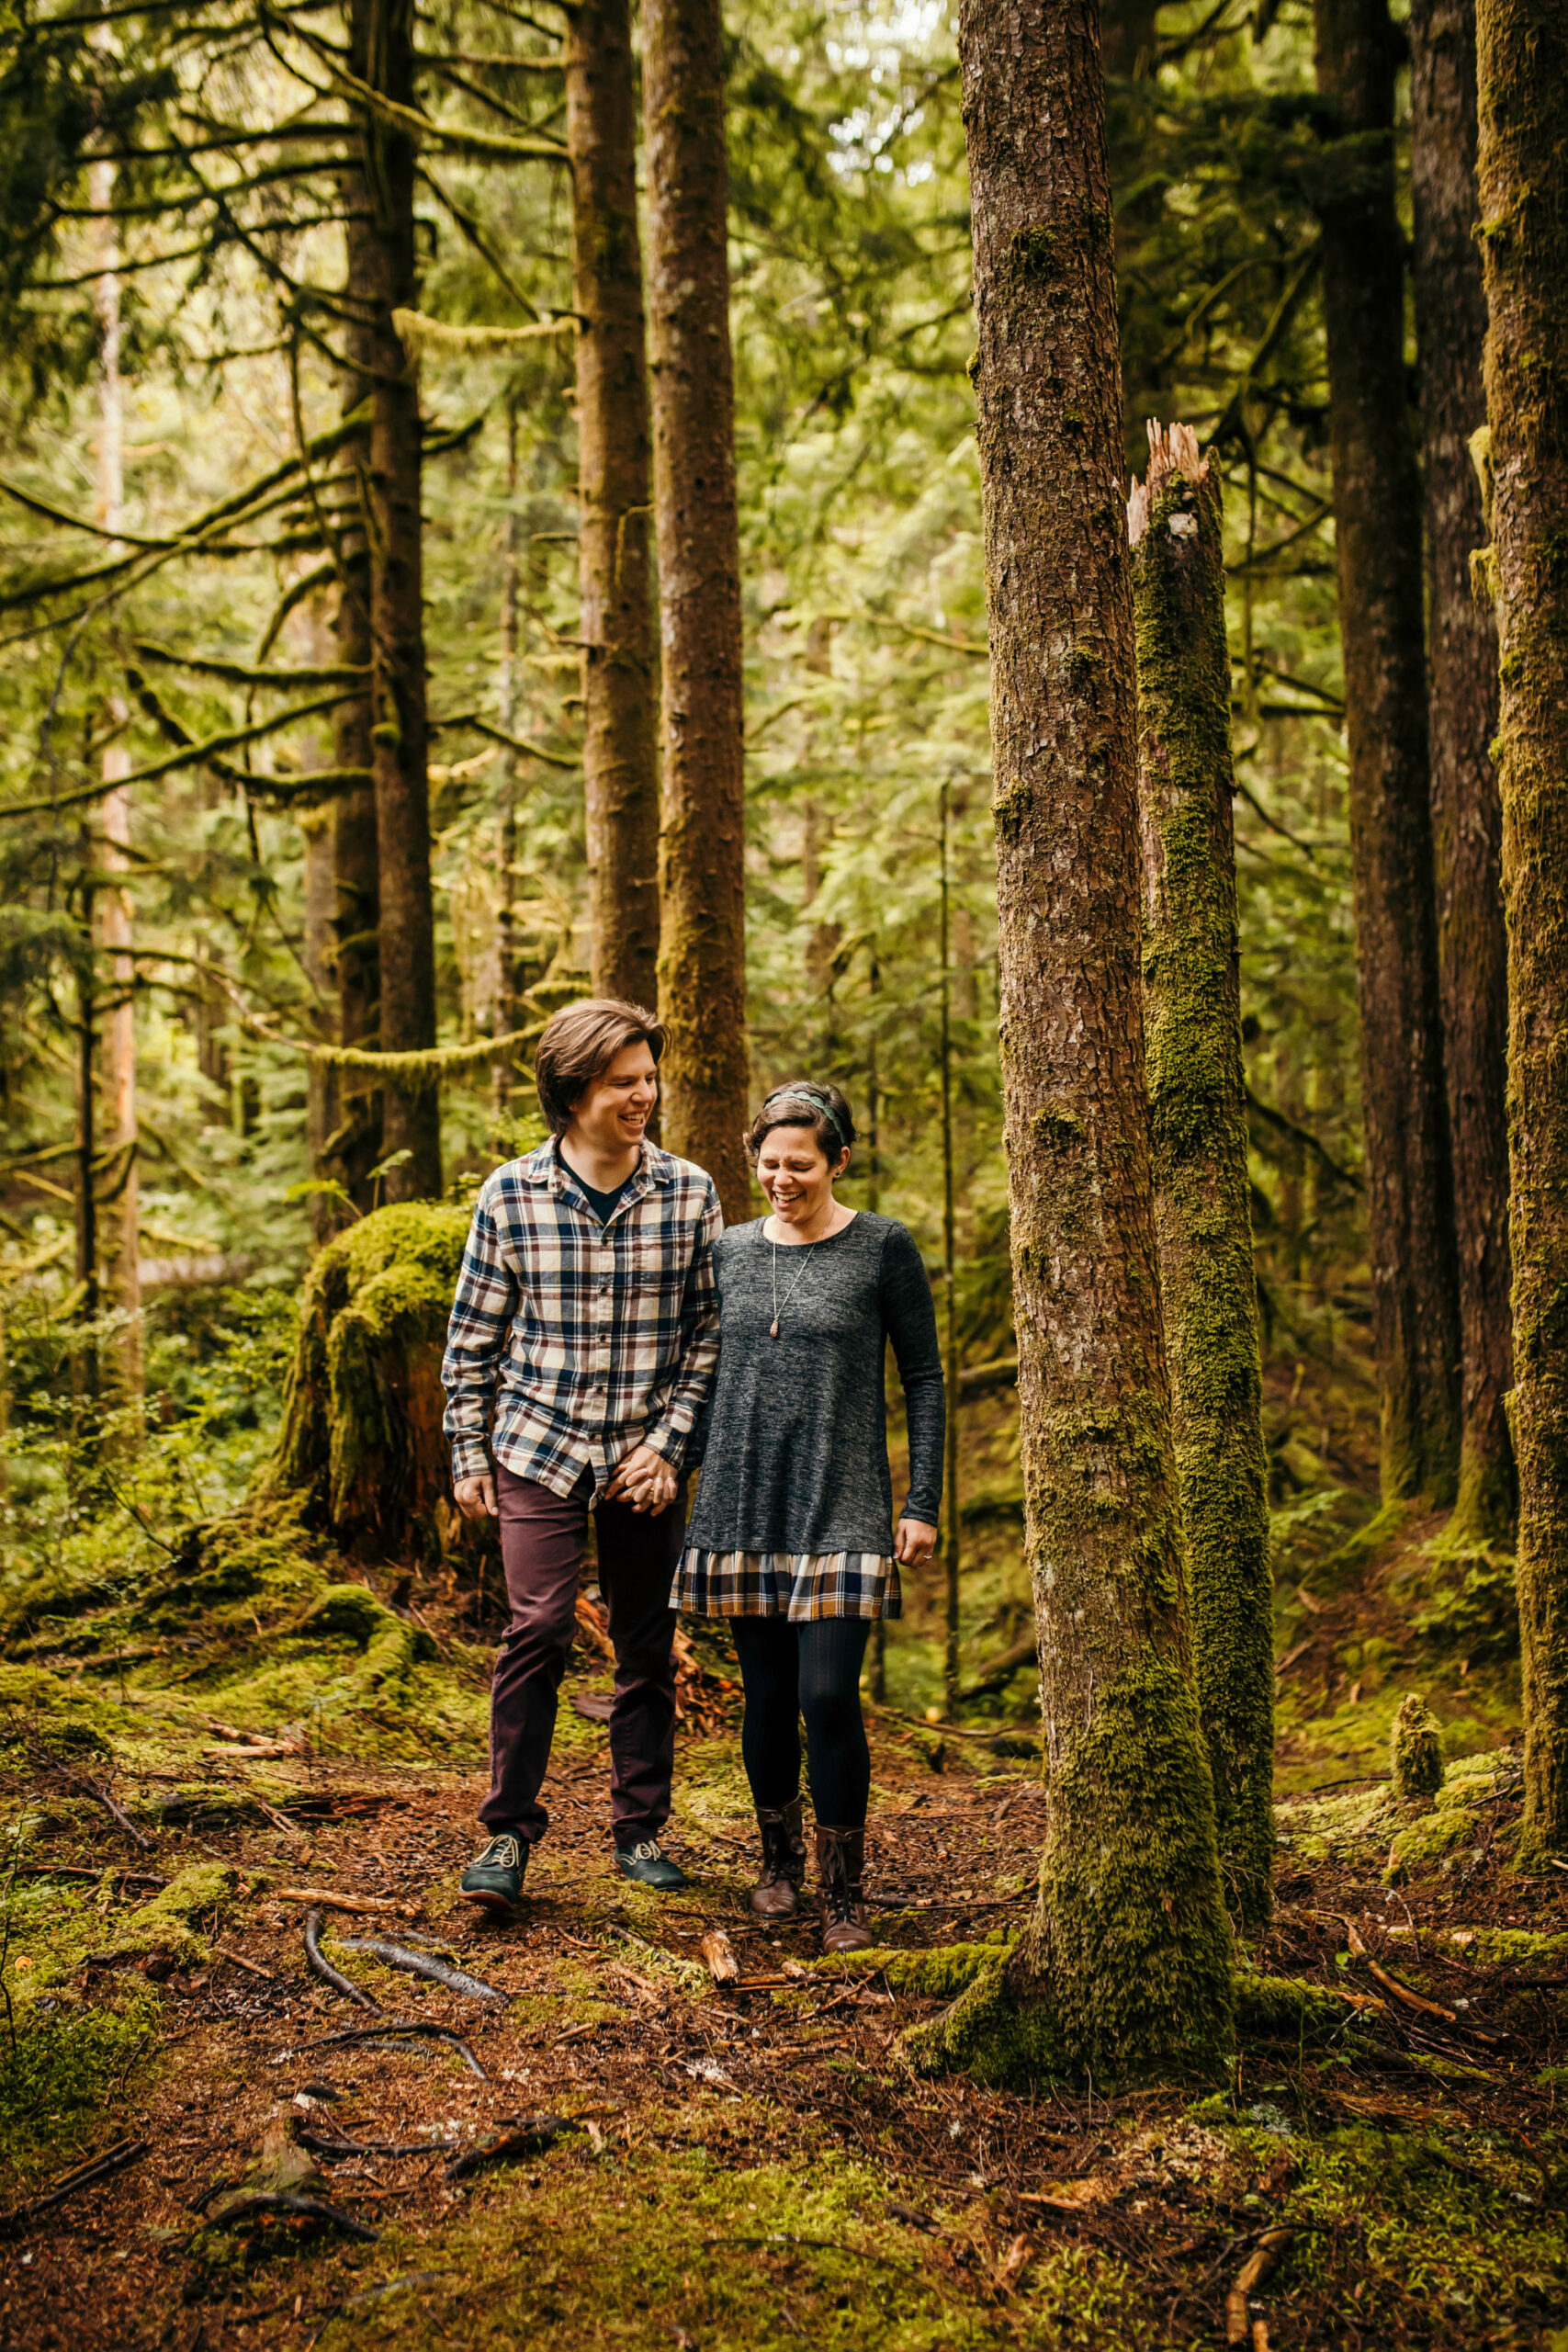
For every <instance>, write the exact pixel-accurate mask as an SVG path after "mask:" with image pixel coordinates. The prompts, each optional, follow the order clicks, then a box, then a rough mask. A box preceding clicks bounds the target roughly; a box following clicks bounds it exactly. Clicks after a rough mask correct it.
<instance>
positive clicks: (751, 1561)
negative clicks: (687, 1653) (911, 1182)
mask: <svg viewBox="0 0 1568 2352" xmlns="http://www.w3.org/2000/svg"><path fill="white" fill-rule="evenodd" d="M764 1222H765V1220H763V1219H761V1218H758V1219H757V1220H756V1221H755V1222H753V1223H752V1224H750V1225H740V1226H732V1227H730V1228H729V1229H728V1232H725V1233H722V1234H720V1236H719V1238H718V1239H717V1241H716V1243H715V1245H714V1276H715V1280H716V1283H717V1287H718V1298H719V1356H718V1371H717V1374H716V1378H715V1381H714V1389H713V1397H712V1399H711V1402H710V1404H709V1407H708V1410H707V1416H706V1423H705V1430H704V1431H703V1433H702V1439H701V1442H702V1446H703V1453H702V1480H701V1484H700V1486H699V1487H698V1491H697V1500H696V1508H695V1510H694V1511H693V1513H692V1521H691V1525H690V1527H689V1528H688V1529H687V1531H686V1550H685V1554H684V1555H683V1557H682V1561H681V1566H680V1568H679V1570H678V1572H677V1575H676V1578H675V1587H674V1590H673V1592H672V1594H671V1601H672V1603H673V1605H674V1607H676V1608H677V1609H682V1610H684V1611H687V1612H688V1613H689V1614H691V1615H693V1616H696V1617H788V1618H791V1619H793V1620H795V1622H797V1623H805V1622H808V1621H809V1620H811V1619H813V1618H818V1617H896V1616H897V1614H898V1612H899V1609H900V1606H901V1599H900V1593H899V1586H898V1569H897V1562H896V1561H895V1559H894V1557H893V1483H892V1475H891V1471H890V1469H889V1465H888V1460H887V1415H886V1406H885V1404H884V1398H883V1362H884V1357H885V1353H886V1341H887V1340H892V1342H893V1351H894V1355H895V1357H896V1359H897V1365H898V1372H899V1376H900V1378H901V1380H902V1382H903V1385H904V1396H905V1400H906V1403H907V1406H908V1428H909V1493H908V1500H907V1501H906V1503H905V1505H904V1508H903V1510H902V1511H901V1512H900V1514H899V1516H900V1517H902V1518H908V1519H919V1520H923V1521H926V1522H927V1523H928V1524H929V1525H931V1526H934V1525H935V1524H936V1520H937V1514H938V1512H939V1510H941V1507H942V1432H943V1428H944V1424H945V1417H946V1416H945V1399H944V1394H943V1389H942V1356H941V1351H940V1350H939V1348H938V1345H937V1332H936V1311H935V1308H934V1306H933V1305H932V1302H931V1284H930V1283H929V1282H928V1281H927V1280H926V1270H925V1267H924V1265H923V1264H922V1263H921V1261H920V1254H919V1250H917V1249H916V1247H915V1244H914V1242H913V1240H912V1239H911V1238H910V1236H909V1234H908V1229H907V1228H906V1227H904V1226H902V1225H899V1224H898V1223H897V1221H896V1220H895V1219H893V1218H892V1217H886V1216H870V1215H868V1214H867V1212H866V1211H864V1210H862V1211H861V1212H860V1213H859V1214H858V1215H857V1216H854V1217H853V1218H852V1219H851V1221H850V1223H849V1224H848V1225H847V1226H845V1227H843V1229H842V1231H841V1232H839V1233H834V1234H829V1236H828V1237H827V1238H825V1239H824V1240H821V1241H817V1242H812V1243H810V1244H798V1243H797V1244H795V1245H793V1246H787V1247H785V1248H784V1249H782V1250H776V1249H775V1245H774V1244H773V1243H772V1242H770V1241H769V1240H768V1239H767V1238H765V1236H764V1234H763V1230H762V1227H763V1224H764ZM775 1299H776V1301H777V1303H778V1326H779V1330H778V1337H777V1338H776V1339H774V1338H773V1337H772V1336H771V1327H772V1325H773V1319H774V1303H775Z"/></svg>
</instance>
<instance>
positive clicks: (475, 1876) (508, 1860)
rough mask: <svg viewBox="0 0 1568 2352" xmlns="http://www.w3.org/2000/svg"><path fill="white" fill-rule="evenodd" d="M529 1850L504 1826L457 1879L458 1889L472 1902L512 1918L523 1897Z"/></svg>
mask: <svg viewBox="0 0 1568 2352" xmlns="http://www.w3.org/2000/svg"><path fill="white" fill-rule="evenodd" d="M527 1867H528V1849H527V1847H526V1846H525V1844H524V1842H523V1840H522V1838H516V1837H514V1836H513V1833H512V1831H511V1830H510V1829H503V1830H502V1831H501V1832H500V1834H499V1835H498V1836H496V1837H494V1838H491V1841H490V1843H489V1844H488V1845H487V1846H481V1847H480V1848H479V1852H478V1853H477V1854H476V1855H475V1856H474V1859H473V1860H472V1861H471V1862H470V1863H469V1864H468V1869H467V1870H466V1871H464V1872H463V1875H462V1878H461V1879H460V1880H459V1882H458V1885H457V1892H458V1894H460V1895H462V1896H463V1897H464V1899H465V1900H466V1901H467V1902H469V1903H480V1904H482V1905H484V1907H485V1909H486V1910H487V1911H490V1912H493V1913H494V1915H495V1917H497V1918H499V1919H510V1918H511V1917H512V1916H513V1913H514V1912H515V1911H516V1908H517V1905H518V1904H519V1903H520V1902H521V1901H522V1899H523V1873H524V1871H525V1870H526V1869H527Z"/></svg>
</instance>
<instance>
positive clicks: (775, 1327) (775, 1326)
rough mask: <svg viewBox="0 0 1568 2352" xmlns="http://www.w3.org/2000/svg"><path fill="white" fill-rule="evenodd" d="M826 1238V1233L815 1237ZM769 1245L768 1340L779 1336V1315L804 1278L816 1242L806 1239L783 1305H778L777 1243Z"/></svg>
mask: <svg viewBox="0 0 1568 2352" xmlns="http://www.w3.org/2000/svg"><path fill="white" fill-rule="evenodd" d="M827 1238H828V1237H827V1235H826V1234H818V1237H817V1239H818V1241H825V1240H826V1239H827ZM769 1247H770V1248H771V1250H773V1322H772V1324H771V1325H770V1326H769V1329H768V1337H769V1339H770V1340H776V1339H777V1338H778V1336H779V1317H780V1315H781V1314H783V1313H784V1312H785V1311H786V1310H787V1308H788V1306H789V1303H790V1300H791V1299H792V1298H793V1297H794V1296H795V1292H796V1291H797V1290H798V1289H799V1288H800V1285H801V1283H803V1282H804V1281H805V1280H806V1274H807V1268H808V1267H809V1265H810V1263H811V1253H812V1251H813V1250H815V1249H816V1247H817V1242H816V1241H808V1242H807V1245H806V1247H805V1249H804V1250H803V1251H802V1252H801V1255H802V1258H803V1259H804V1261H805V1263H804V1264H803V1265H802V1267H801V1269H800V1272H799V1273H798V1274H796V1276H795V1280H794V1282H792V1283H791V1284H790V1286H789V1288H788V1290H786V1291H785V1293H784V1306H783V1307H781V1306H780V1305H779V1245H778V1243H777V1242H776V1241H774V1242H771V1243H770V1244H769Z"/></svg>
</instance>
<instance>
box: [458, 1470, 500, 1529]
mask: <svg viewBox="0 0 1568 2352" xmlns="http://www.w3.org/2000/svg"><path fill="white" fill-rule="evenodd" d="M452 1492H453V1494H454V1496H455V1497H456V1498H457V1509H458V1510H460V1511H461V1512H462V1514H463V1517H464V1518H465V1519H494V1518H495V1517H496V1508H495V1479H494V1477H493V1476H492V1475H491V1472H490V1471H488V1470H485V1471H482V1472H481V1473H480V1475H479V1477H477V1478H459V1479H458V1480H457V1484H456V1485H455V1486H454V1487H453V1489H452Z"/></svg>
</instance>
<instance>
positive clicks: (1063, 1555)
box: [949, 0, 1231, 2083]
mask: <svg viewBox="0 0 1568 2352" xmlns="http://www.w3.org/2000/svg"><path fill="white" fill-rule="evenodd" d="M959 54H960V62H961V69H962V75H963V85H964V128H965V132H966V136H967V141H968V152H969V165H970V178H971V187H972V190H973V227H974V242H975V297H976V314H977V322H978V349H977V352H976V358H975V361H974V365H973V375H974V381H975V390H976V403H977V410H978V431H979V444H980V462H981V481H982V486H983V492H984V503H985V525H986V560H987V606H988V613H989V620H990V638H991V650H992V685H991V734H992V746H993V753H994V761H995V770H996V802H995V816H996V827H997V850H998V920H999V947H1000V978H1001V1007H1000V1015H1001V1017H1000V1032H1001V1050H1002V1073H1003V1080H1004V1085H1005V1091H1006V1103H1007V1147H1008V1156H1009V1163H1010V1196H1011V1207H1012V1250H1013V1283H1014V1298H1015V1306H1016V1313H1017V1320H1018V1335H1019V1394H1020V1425H1021V1439H1022V1452H1023V1472H1024V1489H1025V1497H1026V1501H1027V1507H1028V1538H1027V1541H1028V1552H1029V1564H1030V1571H1031V1577H1032V1585H1033V1595H1034V1608H1035V1616H1036V1621H1037V1623H1038V1627H1039V1633H1040V1648H1041V1657H1042V1663H1043V1676H1042V1695H1043V1711H1044V1717H1045V1751H1046V1760H1047V1765H1048V1770H1049V1776H1050V1781H1049V1785H1050V1820H1049V1828H1048V1833H1047V1840H1046V1847H1045V1852H1044V1857H1043V1864H1042V1870H1041V1900H1040V1907H1039V1910H1038V1913H1037V1915H1036V1917H1035V1920H1034V1923H1033V1926H1032V1930H1031V1933H1030V1935H1029V1936H1028V1937H1027V1938H1026V1939H1025V1940H1024V1942H1023V1943H1022V1944H1021V1946H1020V1947H1019V1948H1018V1950H1017V1951H1015V1952H1014V1953H1013V1954H1012V1955H1011V1956H1010V1959H1009V1960H1008V1962H1007V1963H1006V1964H1005V1967H1004V1968H1003V1970H1002V1971H1001V1972H1000V1974H999V1976H998V1979H997V1980H996V1982H995V1984H994V1985H991V1987H990V1990H989V1992H987V1991H986V1990H985V1989H984V1988H983V1987H976V1990H975V1992H974V1994H973V1995H971V1996H965V2000H966V2002H968V2003H969V2004H970V2006H969V2007H968V2008H967V2009H966V2010H964V2020H966V2021H964V2022H960V2020H959V2013H958V2012H954V2019H953V2025H952V2028H951V2032H950V2040H949V2047H950V2053H951V2055H952V2057H953V2060H954V2061H955V2062H957V2063H963V2064H972V2065H974V2066H975V2067H976V2068H977V2069H979V2070H982V2071H986V2070H992V2071H994V2070H996V2069H1000V2070H1001V2071H1003V2072H1024V2073H1027V2072H1030V2071H1038V2070H1039V2068H1040V2067H1041V2066H1043V2065H1044V2064H1045V2063H1046V2061H1047V2060H1048V2059H1049V2060H1050V2063H1051V2064H1053V2065H1055V2066H1057V2067H1062V2066H1065V2067H1066V2068H1067V2069H1068V2070H1070V2071H1073V2072H1076V2073H1080V2074H1087V2073H1089V2072H1092V2074H1093V2076H1094V2079H1095V2081H1096V2082H1097V2083H1102V2082H1106V2081H1110V2080H1129V2079H1132V2078H1134V2077H1135V2076H1137V2075H1141V2074H1146V2073H1149V2072H1154V2073H1156V2074H1164V2073H1167V2072H1168V2071H1169V2070H1171V2069H1179V2070H1180V2071H1182V2072H1184V2073H1188V2074H1193V2075H1213V2074H1214V2073H1216V2072H1218V2071H1219V2070H1220V2069H1221V2068H1223V2065H1224V2060H1225V2057H1226V2054H1227V2052H1228V2051H1229V2048H1230V2042H1231V1994H1230V1972H1229V1931H1228V1928H1227V1925H1226V1921H1225V1915H1224V1899H1223V1895H1222V1891H1221V1885H1220V1876H1219V1869H1218V1862H1217V1859H1216V1850H1215V1842H1214V1814H1213V1784H1212V1781H1211V1779H1210V1773H1209V1766H1208V1759H1207V1757H1206V1755H1205V1753H1204V1749H1203V1742H1202V1736H1201V1730H1200V1726H1199V1722H1198V1710H1197V1705H1196V1702H1195V1699H1194V1696H1193V1691H1192V1686H1191V1680H1190V1642H1189V1633H1188V1624H1187V1611H1186V1595H1185V1589H1184V1582H1183V1576H1182V1564H1181V1546H1180V1533H1179V1524H1178V1518H1177V1509H1176V1474H1175V1464H1174V1460H1173V1455H1172V1450H1171V1437H1170V1408H1169V1391H1168V1382H1167V1373H1166V1363H1165V1351H1164V1342H1163V1336H1162V1332H1161V1326H1160V1311H1159V1280H1158V1267H1157V1260H1156V1244H1155V1231H1154V1194H1153V1182H1152V1176H1151V1170H1150V1163H1149V1143H1148V1109H1147V1099H1146V1094H1145V1064H1144V1037H1143V1013H1142V1004H1141V997H1140V982H1139V972H1138V929H1139V897H1138V842H1137V797H1136V784H1135V767H1136V751H1135V711H1134V662H1133V627H1132V605H1131V597H1130V593H1129V580H1128V562H1127V544H1126V537H1125V532H1124V526H1123V521H1122V497H1121V491H1120V484H1121V478H1122V434H1121V378H1120V370H1119V367H1118V361H1117V324H1116V284H1115V268H1114V258H1113V252H1112V242H1111V237H1112V232H1111V196H1110V180H1109V170H1108V165H1107V159H1106V146H1105V118H1104V87H1103V81H1102V77H1101V72H1100V42H1099V10H1098V7H1097V6H1094V5H1093V0H1066V5H1063V4H1062V0H1051V5H1049V6H1048V5H1046V0H969V5H968V6H965V8H964V12H963V16H962V17H961V20H960V30H959ZM960 2006H961V2008H963V2006H964V2005H962V2004H961V2005H960ZM1052 2053H1055V2056H1053V2055H1052Z"/></svg>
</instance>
